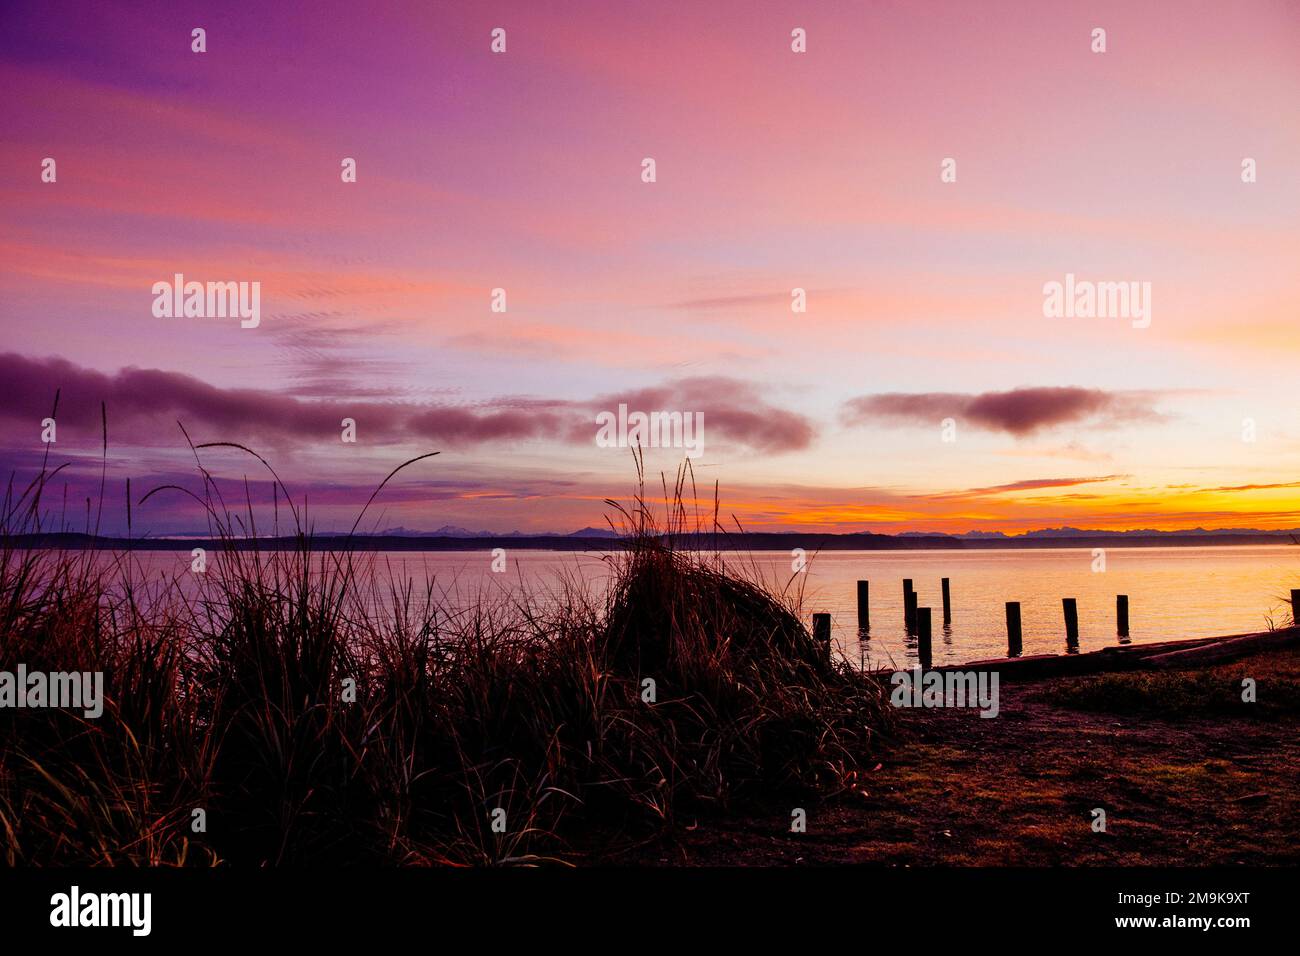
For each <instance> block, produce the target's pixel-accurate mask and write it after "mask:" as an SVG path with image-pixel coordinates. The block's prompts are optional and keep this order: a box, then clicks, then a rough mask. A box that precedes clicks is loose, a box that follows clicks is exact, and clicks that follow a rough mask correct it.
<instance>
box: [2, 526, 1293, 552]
mask: <svg viewBox="0 0 1300 956" xmlns="http://www.w3.org/2000/svg"><path fill="white" fill-rule="evenodd" d="M15 537H16V543H17V544H18V545H19V546H26V547H65V548H108V549H126V548H133V549H141V550H154V551H159V550H177V551H179V550H189V549H190V548H193V547H218V546H219V543H218V542H215V541H213V540H212V539H211V538H210V536H209V535H207V534H193V535H185V536H181V535H169V536H167V537H150V538H133V539H127V538H111V537H106V536H100V537H95V536H93V535H87V534H70V533H64V534H37V535H18V536H15ZM314 541H315V543H316V546H317V547H319V548H340V549H346V550H352V551H482V550H490V549H492V548H494V547H502V546H508V547H510V548H517V549H528V550H539V551H608V550H611V549H619V548H622V547H625V546H626V544H627V539H625V538H623V537H621V536H620V535H618V534H616V533H615V532H613V531H611V530H609V529H608V528H582V529H580V530H578V531H573V532H570V533H569V534H557V533H543V534H526V533H524V532H520V531H512V532H510V533H509V534H491V533H489V532H485V531H478V532H475V531H469V530H466V529H465V528H459V527H454V526H450V525H448V526H444V527H442V528H439V529H437V530H436V531H412V530H410V529H408V528H401V527H398V528H389V529H386V530H384V531H381V532H378V533H372V534H357V535H352V536H349V535H344V534H325V533H318V534H316V535H315V536H314ZM673 543H674V544H675V545H676V546H677V547H680V548H687V549H697V550H706V551H707V550H715V549H717V550H741V551H790V550H792V549H794V548H803V549H805V550H807V551H812V552H816V551H906V550H927V551H930V550H987V549H999V548H1008V549H1014V548H1093V547H1119V548H1156V547H1202V546H1224V545H1243V544H1296V543H1300V528H1297V529H1292V530H1287V531H1261V530H1258V529H1254V528H1223V529H1215V530H1206V529H1204V528H1192V529H1184V530H1181V531H1155V530H1133V531H1090V530H1086V529H1082V528H1043V529H1040V530H1037V531H1027V532H1025V533H1023V534H1016V535H1008V534H1004V533H1002V532H999V531H968V532H965V533H964V534H955V535H950V534H943V533H941V532H925V531H904V532H901V533H899V534H897V535H888V534H871V533H867V532H861V533H852V534H809V533H806V532H744V533H723V532H718V533H716V534H715V533H712V532H700V533H691V534H679V535H674V536H673ZM235 546H236V547H238V548H241V549H249V548H254V547H256V548H260V549H263V550H274V549H284V548H293V547H296V546H297V544H296V539H294V538H293V537H279V538H267V537H263V538H258V539H256V540H252V539H241V540H239V541H237V542H236V545H235Z"/></svg>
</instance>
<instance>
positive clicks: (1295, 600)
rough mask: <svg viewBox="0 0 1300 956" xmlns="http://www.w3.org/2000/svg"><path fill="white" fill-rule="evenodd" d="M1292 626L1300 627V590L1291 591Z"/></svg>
mask: <svg viewBox="0 0 1300 956" xmlns="http://www.w3.org/2000/svg"><path fill="white" fill-rule="evenodd" d="M1291 625H1292V626H1293V627H1300V588H1292V589H1291Z"/></svg>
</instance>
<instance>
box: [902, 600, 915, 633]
mask: <svg viewBox="0 0 1300 956" xmlns="http://www.w3.org/2000/svg"><path fill="white" fill-rule="evenodd" d="M903 623H904V624H905V625H906V626H907V633H908V634H915V633H916V592H915V591H908V592H907V593H906V594H904V595H903Z"/></svg>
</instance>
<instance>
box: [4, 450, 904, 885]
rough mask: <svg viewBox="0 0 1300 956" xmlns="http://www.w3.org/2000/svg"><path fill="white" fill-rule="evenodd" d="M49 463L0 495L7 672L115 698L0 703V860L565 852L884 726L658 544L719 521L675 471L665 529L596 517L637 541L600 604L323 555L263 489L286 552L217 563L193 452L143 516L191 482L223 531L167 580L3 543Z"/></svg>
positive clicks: (776, 782) (794, 781)
mask: <svg viewBox="0 0 1300 956" xmlns="http://www.w3.org/2000/svg"><path fill="white" fill-rule="evenodd" d="M194 447H195V454H196V461H199V452H200V451H201V450H202V449H203V448H204V447H206V446H194ZM236 447H237V446H236ZM245 451H246V449H245ZM250 454H251V453H250ZM264 464H265V463H264ZM266 467H267V468H268V469H269V468H270V466H269V465H267V466H266ZM398 470H400V469H398ZM55 473H56V471H55V472H45V471H43V472H42V474H41V476H40V477H38V479H37V480H36V481H35V482H34V483H33V484H32V485H31V486H29V487H28V488H27V489H26V491H25V492H24V493H22V494H16V493H14V492H13V491H12V490H11V493H10V494H9V495H8V496H7V499H6V504H5V508H4V518H3V524H2V525H0V669H3V670H8V671H14V670H16V668H17V666H18V664H19V663H23V664H26V665H27V667H28V669H29V670H46V671H61V670H81V671H103V672H104V674H105V693H106V697H107V701H106V704H105V709H104V713H103V715H102V717H100V718H99V719H97V720H92V719H86V718H84V717H83V716H82V715H81V714H80V712H71V711H60V710H11V709H0V849H2V850H3V855H4V860H5V862H7V863H8V864H10V865H51V864H54V865H58V864H108V865H121V864H128V865H135V864H138V865H213V864H236V865H265V864H271V865H276V864H307V863H310V864H343V863H350V862H387V863H402V864H460V865H464V864H491V863H502V862H526V861H538V860H544V859H575V858H580V856H581V851H582V850H584V849H590V848H591V847H592V846H593V842H592V834H593V833H596V832H599V833H600V834H601V841H602V842H604V841H607V840H609V839H613V841H614V842H615V843H617V842H618V841H619V840H628V841H631V840H633V839H639V838H645V837H651V836H653V835H654V834H655V833H656V832H658V831H661V830H663V829H664V828H668V827H671V826H672V825H673V823H674V821H675V820H676V819H677V816H678V815H679V814H680V813H681V812H683V810H689V811H690V812H691V813H692V814H698V813H700V812H701V811H704V812H707V811H708V810H709V808H715V809H717V810H718V811H722V810H725V809H726V808H727V807H729V806H732V805H734V804H735V803H736V802H737V801H744V800H746V799H748V798H750V797H754V796H765V797H771V796H773V795H775V794H777V793H779V792H782V791H791V792H793V793H797V794H800V795H803V796H807V795H808V794H809V792H810V791H821V792H826V791H833V790H834V789H835V788H837V787H838V786H839V785H840V784H841V782H842V781H843V780H844V779H845V778H846V776H847V775H848V774H849V773H850V772H851V771H852V770H853V769H854V768H855V767H857V766H858V765H859V764H860V763H861V762H862V761H865V760H866V759H867V758H868V755H869V754H870V752H871V751H872V749H873V747H874V746H875V744H876V742H877V735H878V733H879V732H880V731H881V729H882V728H884V727H885V726H886V722H887V720H888V708H887V706H886V705H885V703H884V700H883V697H882V695H881V692H880V689H879V687H878V686H877V685H876V684H874V683H872V682H870V681H867V680H864V679H862V678H860V677H859V676H858V675H856V674H854V673H853V672H851V671H850V670H849V669H848V668H847V667H845V666H844V665H842V664H840V663H838V662H835V661H832V660H831V658H830V656H829V654H828V652H827V650H826V649H824V648H820V647H817V646H816V645H815V644H814V642H813V641H812V639H811V638H810V636H809V634H808V632H807V630H806V629H805V627H804V625H803V623H802V620H801V616H802V615H801V614H800V612H799V609H798V606H797V596H796V597H795V598H792V599H789V600H787V599H786V597H785V596H784V595H783V594H782V593H780V592H779V589H775V588H772V587H770V586H765V585H764V584H763V583H761V582H760V581H758V580H757V579H756V578H754V576H752V575H746V574H744V573H741V572H737V571H736V570H735V569H733V568H729V567H727V566H725V565H724V564H722V563H721V561H720V559H719V558H718V557H717V555H702V554H697V553H689V552H683V551H681V550H677V549H675V548H674V547H673V540H674V537H675V535H677V534H678V533H680V532H682V531H686V530H699V527H700V525H701V524H702V523H706V522H708V521H712V523H713V528H714V529H715V530H716V529H717V520H716V509H715V513H714V515H713V516H711V517H710V516H705V517H703V518H702V517H700V516H698V515H693V516H692V515H688V512H689V511H690V509H689V508H688V506H687V505H686V504H685V503H684V501H685V500H686V499H685V498H684V495H683V485H682V481H683V478H682V476H679V479H678V483H677V485H676V487H675V488H674V489H672V490H670V489H668V488H667V487H665V494H664V500H665V501H666V502H668V504H667V505H666V506H665V508H664V514H663V515H662V516H659V517H656V516H655V515H653V514H652V509H651V507H650V506H649V505H648V503H647V501H646V499H645V498H644V497H643V496H639V497H638V498H637V499H636V501H635V502H634V503H633V505H632V506H631V507H630V508H627V509H618V510H617V515H616V520H617V522H618V523H619V526H620V530H623V531H625V532H626V533H628V534H630V535H632V536H633V541H632V547H631V548H630V549H628V550H627V551H626V552H623V553H620V554H617V555H614V556H612V557H611V558H610V560H611V562H612V563H613V565H614V580H613V585H612V587H611V588H610V589H609V592H608V594H607V595H606V596H603V597H600V598H596V597H592V596H591V595H590V594H588V593H586V592H585V591H584V590H583V589H582V588H580V587H577V586H570V587H565V588H564V589H562V591H561V593H560V594H559V595H557V596H554V599H552V600H548V601H536V602H533V601H528V600H525V601H524V602H523V603H521V604H516V605H511V604H509V603H508V602H504V601H493V600H490V599H488V598H482V599H480V600H478V601H476V602H473V603H472V604H471V605H470V606H469V607H449V606H447V605H446V602H445V601H443V600H441V599H440V597H439V595H438V594H437V593H435V590H434V588H433V586H432V584H431V583H430V582H425V583H424V584H423V585H421V586H419V587H417V586H416V584H415V583H414V582H412V581H409V580H407V581H402V580H400V579H397V578H395V577H394V576H392V575H391V574H389V575H384V574H380V573H378V572H379V569H378V568H377V567H376V564H375V562H376V561H377V560H378V559H377V557H376V556H374V555H367V554H364V553H357V552H351V551H335V552H330V551H319V550H317V549H316V548H315V547H314V545H313V539H312V536H311V534H310V533H309V532H308V531H306V530H304V529H303V528H302V526H301V523H300V522H301V519H300V517H299V512H298V508H297V506H296V505H295V504H294V503H293V501H292V499H290V498H288V496H287V493H285V492H284V490H283V486H282V485H280V483H279V480H278V478H276V479H275V487H276V495H277V502H278V501H279V497H280V496H281V495H282V494H283V495H285V499H284V501H283V503H282V504H283V507H284V508H285V509H286V511H287V512H288V513H289V514H291V515H292V517H293V520H294V523H295V530H296V533H297V542H298V545H297V547H296V548H294V549H292V550H284V551H257V550H245V549H237V548H236V547H234V545H235V544H236V543H237V542H238V541H239V540H240V539H241V538H244V537H246V536H247V535H250V534H255V533H256V528H255V527H254V522H253V510H252V508H251V506H250V507H247V508H246V510H245V511H244V513H243V514H240V513H239V512H237V511H231V510H229V509H227V508H226V506H225V504H224V502H223V501H222V500H221V496H220V494H219V493H218V492H217V488H216V484H215V482H213V481H212V479H211V477H210V476H209V474H208V472H207V471H206V469H204V467H203V465H202V463H201V461H200V462H199V465H198V473H199V478H200V480H201V481H202V485H203V490H202V492H201V493H192V492H189V491H185V490H184V489H175V488H168V489H154V490H153V491H151V492H150V493H149V494H148V495H145V496H144V497H143V498H142V499H141V501H140V502H136V507H137V508H138V507H139V506H140V504H141V503H142V502H146V503H147V500H148V499H149V498H150V497H152V496H153V495H155V494H160V493H165V492H166V493H175V492H178V491H180V492H184V493H185V494H189V495H191V497H193V498H194V499H195V501H196V502H198V504H199V505H201V507H202V508H203V510H204V513H205V515H206V517H207V520H208V521H209V523H210V530H211V531H212V534H213V537H214V538H215V539H217V540H219V541H221V542H223V546H222V547H221V548H220V550H219V553H217V554H214V555H212V556H211V557H210V559H209V565H208V571H207V573H206V574H196V575H194V579H193V581H189V582H186V586H185V587H182V584H181V582H180V581H179V580H172V581H170V582H162V583H161V584H160V583H158V582H156V581H155V582H152V583H151V582H149V581H148V580H147V579H146V577H145V575H143V574H142V573H141V571H140V569H139V567H138V566H137V565H136V563H135V560H134V558H133V556H132V555H131V554H130V553H125V554H115V555H108V554H105V553H102V552H100V553H96V552H89V551H87V552H61V551H53V550H24V549H22V548H20V547H18V545H17V542H16V541H15V536H16V535H19V534H22V533H25V532H31V531H36V530H40V529H41V524H42V515H43V513H44V511H43V507H42V503H41V499H42V496H43V494H44V491H45V488H46V486H47V485H48V482H49V479H50V478H51V477H52V475H53V474H55ZM394 474H396V471H395V472H394ZM272 475H274V472H273V471H272ZM391 477H392V475H390V476H389V478H391ZM386 480H387V479H386ZM381 487H382V485H381ZM372 500H373V499H372ZM611 505H613V503H612V502H611ZM615 507H616V508H617V506H615ZM359 522H360V518H358V523H359ZM691 522H694V527H693V528H691V527H690V524H691ZM354 530H355V527H354ZM647 680H649V681H653V688H654V694H653V700H652V701H651V700H647V699H646V698H647V697H649V696H650V693H649V687H650V686H651V685H649V684H647V683H645V682H646V681H647ZM349 682H355V699H353V697H352V694H351V688H352V685H351V683H349ZM199 809H201V810H203V811H204V813H205V815H206V821H205V822H206V831H205V832H195V829H194V826H193V824H194V821H195V819H196V818H195V815H194V811H195V810H199ZM497 809H501V810H504V811H505V825H506V832H505V833H498V832H494V830H493V826H492V823H493V816H492V814H493V811H495V810H497ZM611 835H612V836H611ZM607 848H608V843H604V845H603V846H602V849H607Z"/></svg>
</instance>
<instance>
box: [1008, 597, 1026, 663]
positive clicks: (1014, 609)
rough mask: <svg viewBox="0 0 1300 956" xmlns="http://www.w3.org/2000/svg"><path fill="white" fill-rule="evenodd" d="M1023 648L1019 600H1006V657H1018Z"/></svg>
mask: <svg viewBox="0 0 1300 956" xmlns="http://www.w3.org/2000/svg"><path fill="white" fill-rule="evenodd" d="M1023 650H1024V644H1023V643H1022V641H1021V639H1020V602H1019V601H1008V602H1007V657H1019V656H1020V654H1021V652H1022V651H1023Z"/></svg>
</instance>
